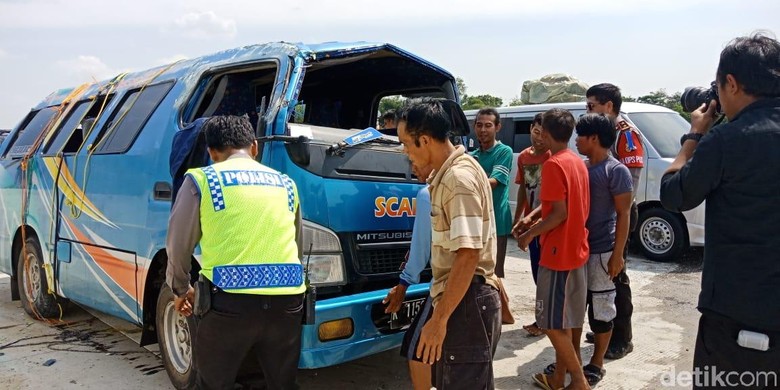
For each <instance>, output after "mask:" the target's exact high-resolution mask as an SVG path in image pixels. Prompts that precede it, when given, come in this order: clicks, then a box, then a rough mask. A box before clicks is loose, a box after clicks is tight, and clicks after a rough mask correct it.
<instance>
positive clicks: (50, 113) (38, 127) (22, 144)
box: [6, 107, 58, 158]
mask: <svg viewBox="0 0 780 390" xmlns="http://www.w3.org/2000/svg"><path fill="white" fill-rule="evenodd" d="M57 112H58V110H57V107H48V108H44V109H42V110H40V111H38V112H37V113H33V114H30V115H32V117H31V119H30V120H29V121H28V122H27V123H26V124H25V125H23V126H22V128H21V129H20V130H19V132H18V133H17V134H16V139H15V140H14V141H13V144H12V145H11V149H10V151H9V152H8V154H7V155H6V156H8V157H11V158H16V157H22V156H24V155H25V154H27V153H28V152H29V151H30V148H32V146H33V143H35V140H36V139H37V138H38V136H39V135H40V134H41V132H43V129H44V128H46V127H47V126H48V125H50V122H51V121H52V119H53V118H54V116H55V115H56V114H57ZM29 117H30V116H28V118H29Z"/></svg>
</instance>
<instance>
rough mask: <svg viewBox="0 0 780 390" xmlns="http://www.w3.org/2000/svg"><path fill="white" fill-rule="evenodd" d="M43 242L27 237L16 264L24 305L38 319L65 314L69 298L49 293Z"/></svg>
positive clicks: (21, 298)
mask: <svg viewBox="0 0 780 390" xmlns="http://www.w3.org/2000/svg"><path fill="white" fill-rule="evenodd" d="M41 253H42V252H41V244H40V243H38V239H37V238H35V237H27V239H26V240H25V245H23V246H22V247H21V248H19V253H18V256H17V257H16V258H17V264H16V272H17V273H16V275H18V276H17V277H16V283H17V286H18V287H19V298H20V300H21V301H22V307H23V308H24V311H25V312H27V314H29V315H30V317H33V318H36V319H44V318H58V317H60V316H61V315H62V314H64V311H65V308H66V307H67V305H68V300H67V299H65V298H62V297H59V296H57V294H55V293H51V294H50V293H49V282H48V280H47V279H46V271H45V270H44V268H43V256H42V255H41Z"/></svg>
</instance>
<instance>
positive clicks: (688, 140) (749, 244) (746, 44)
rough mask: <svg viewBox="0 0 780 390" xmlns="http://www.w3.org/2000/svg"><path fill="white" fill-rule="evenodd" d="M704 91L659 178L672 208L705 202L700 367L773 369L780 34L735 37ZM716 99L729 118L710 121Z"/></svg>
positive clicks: (777, 345) (779, 286) (776, 355)
mask: <svg viewBox="0 0 780 390" xmlns="http://www.w3.org/2000/svg"><path fill="white" fill-rule="evenodd" d="M702 95H705V96H707V99H708V100H709V101H706V100H705V101H703V102H698V103H697V104H700V106H699V108H698V109H696V110H695V111H693V113H692V114H691V133H689V134H686V135H685V136H683V138H682V139H681V143H682V149H681V150H680V153H679V154H678V156H677V158H676V159H675V161H674V163H672V164H671V165H670V167H669V169H668V170H667V171H666V173H665V174H664V177H663V179H662V184H661V202H662V203H663V206H664V207H665V208H666V209H668V210H671V211H675V212H681V211H685V210H690V209H693V208H694V207H696V206H697V205H699V204H700V203H702V202H703V201H704V200H706V201H707V208H706V217H705V231H706V243H705V246H704V268H703V271H702V291H701V294H700V296H699V305H698V309H699V311H700V312H701V313H702V314H701V319H700V320H699V333H698V337H697V340H696V352H695V355H694V368H695V369H698V370H701V371H703V370H704V369H705V367H710V368H712V367H714V366H717V370H718V371H726V372H740V373H744V372H750V373H758V372H773V371H775V370H776V369H777V365H778V361H780V304H778V302H780V235H778V234H777V232H778V226H780V209H778V203H777V200H778V197H779V196H780V170H779V169H778V167H780V153H779V152H778V151H779V150H780V42H778V41H777V40H775V39H772V38H769V37H767V36H765V35H763V34H760V33H759V34H754V35H752V36H749V37H740V38H737V39H735V40H734V41H732V42H731V43H730V44H729V45H728V46H726V48H725V49H723V51H722V52H721V55H720V62H719V64H718V70H717V74H716V81H715V83H714V87H713V90H711V91H709V92H708V93H706V94H699V96H702ZM684 97H685V96H684ZM710 98H712V99H710ZM683 100H688V99H683ZM700 100H701V99H700ZM718 100H720V102H718ZM685 103H686V101H684V102H683V104H684V105H686V104H685ZM718 104H719V105H720V107H721V108H722V111H723V113H724V114H725V115H726V117H727V118H728V119H729V122H728V123H726V124H723V125H719V126H716V127H714V128H713V129H712V130H710V127H712V124H713V122H714V120H715V113H716V112H717V111H718V109H719V107H718ZM759 351H762V352H759ZM710 385H712V383H710ZM763 385H764V386H770V387H771V385H769V384H763ZM702 386H704V385H703V384H702V383H696V384H694V388H702ZM707 388H710V387H707Z"/></svg>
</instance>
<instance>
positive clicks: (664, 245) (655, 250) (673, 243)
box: [634, 208, 688, 262]
mask: <svg viewBox="0 0 780 390" xmlns="http://www.w3.org/2000/svg"><path fill="white" fill-rule="evenodd" d="M634 235H635V236H634V239H635V240H636V241H637V243H639V248H640V249H641V250H642V253H643V254H644V255H645V257H647V258H648V259H650V260H653V261H661V262H669V261H677V260H679V259H680V257H681V256H682V254H683V253H684V252H685V250H686V249H687V248H688V232H687V230H686V229H685V225H684V224H683V221H682V219H681V218H680V217H679V216H677V215H675V214H673V213H671V212H669V211H666V210H664V209H662V208H650V209H646V210H643V211H642V212H641V213H640V214H639V223H638V224H637V228H636V231H635V232H634Z"/></svg>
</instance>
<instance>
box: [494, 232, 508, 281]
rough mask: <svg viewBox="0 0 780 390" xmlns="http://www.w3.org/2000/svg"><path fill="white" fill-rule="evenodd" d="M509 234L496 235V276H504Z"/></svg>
mask: <svg viewBox="0 0 780 390" xmlns="http://www.w3.org/2000/svg"><path fill="white" fill-rule="evenodd" d="M508 239H509V236H496V276H498V277H499V278H503V277H504V262H505V261H506V245H507V240H508Z"/></svg>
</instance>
